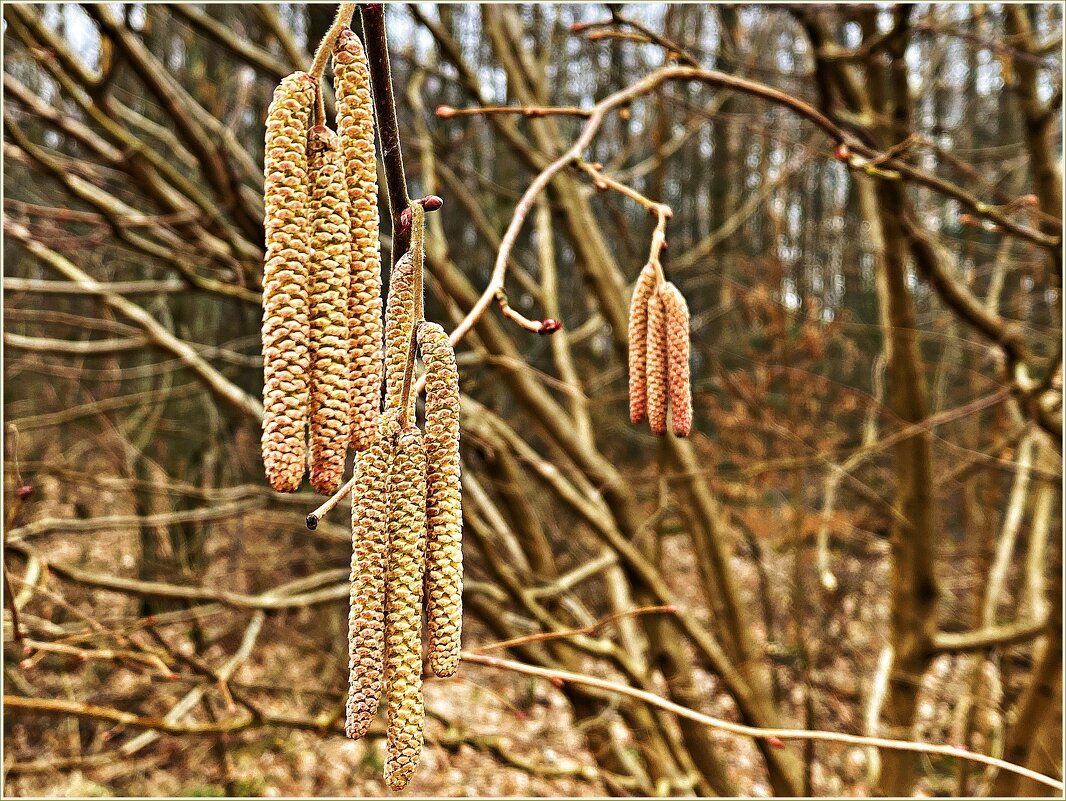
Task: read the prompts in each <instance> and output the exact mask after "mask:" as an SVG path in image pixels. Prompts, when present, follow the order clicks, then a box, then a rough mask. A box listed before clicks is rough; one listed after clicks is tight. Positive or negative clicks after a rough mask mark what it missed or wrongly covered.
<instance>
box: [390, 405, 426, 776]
mask: <svg viewBox="0 0 1066 801" xmlns="http://www.w3.org/2000/svg"><path fill="white" fill-rule="evenodd" d="M388 509H389V511H388V515H389V524H388V533H389V568H388V573H387V574H386V591H385V595H386V599H387V600H386V604H387V608H386V613H385V654H386V656H385V694H386V700H387V702H388V721H387V724H388V725H387V728H386V755H385V783H386V784H388V786H389V787H390V788H391V789H393V790H401V789H403V788H404V787H405V786H406V785H407V782H408V781H410V779H411V775H412V774H413V773H414V770H415V767H417V765H418V760H419V757H420V756H421V753H422V737H423V724H424V718H425V709H424V707H423V703H422V579H423V569H424V565H425V548H426V448H425V443H424V441H423V438H422V432H421V431H419V430H418V428H417V427H415V426H408V427H407V428H405V429H404V430H403V431H401V432H400V435H399V438H398V439H397V442H396V455H395V457H394V458H393V462H392V471H391V480H390V482H389V505H388Z"/></svg>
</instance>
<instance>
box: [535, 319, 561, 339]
mask: <svg viewBox="0 0 1066 801" xmlns="http://www.w3.org/2000/svg"><path fill="white" fill-rule="evenodd" d="M562 327H563V324H562V322H560V321H559V320H552V319H551V318H550V317H549V318H548V319H547V320H541V321H540V330H539V331H538V332H537V333H538V334H540V335H541V336H545V335H547V334H554V333H555V332H556V331H558V330H559V329H560V328H562Z"/></svg>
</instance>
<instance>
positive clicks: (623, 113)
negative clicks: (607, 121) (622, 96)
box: [618, 106, 633, 120]
mask: <svg viewBox="0 0 1066 801" xmlns="http://www.w3.org/2000/svg"><path fill="white" fill-rule="evenodd" d="M618 116H619V117H620V118H621V119H623V120H628V119H629V118H630V117H632V116H633V112H631V111H630V110H629V106H623V107H622V108H620V109H619V110H618Z"/></svg>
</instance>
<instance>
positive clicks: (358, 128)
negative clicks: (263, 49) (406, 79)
mask: <svg viewBox="0 0 1066 801" xmlns="http://www.w3.org/2000/svg"><path fill="white" fill-rule="evenodd" d="M333 76H334V77H333V81H334V88H335V89H336V92H337V131H338V133H339V134H340V137H341V146H342V148H343V150H344V160H345V164H346V167H347V180H348V198H349V202H350V204H351V224H352V278H351V291H350V294H349V325H350V331H349V336H350V337H351V352H350V359H351V364H350V368H349V376H350V381H349V390H350V391H349V394H350V397H351V437H352V447H354V448H355V449H356V450H357V451H362V450H365V449H366V448H368V447H370V443H371V442H373V439H374V428H375V426H376V425H377V419H378V409H379V408H380V406H381V381H382V369H383V368H382V360H383V357H382V349H381V348H382V346H381V252H380V242H379V239H378V182H377V168H376V166H375V163H374V107H373V100H372V98H371V94H370V73H369V70H368V69H367V64H366V56H365V55H364V53H363V46H362V44H361V43H360V42H359V37H358V36H356V35H355V33H353V32H352V31H351V30H349V29H347V28H345V29H344V30H343V31H341V34H340V36H339V37H338V39H337V45H336V48H335V50H334V52H333Z"/></svg>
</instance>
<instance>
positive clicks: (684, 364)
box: [659, 282, 692, 437]
mask: <svg viewBox="0 0 1066 801" xmlns="http://www.w3.org/2000/svg"><path fill="white" fill-rule="evenodd" d="M659 292H660V297H661V298H662V305H663V311H664V313H665V314H664V316H665V325H666V362H667V367H666V373H667V385H668V386H669V394H670V428H671V429H672V430H673V432H674V434H676V435H677V436H679V437H687V436H688V433H689V431H691V430H692V376H691V374H690V372H689V313H688V303H686V302H685V297H684V295H682V294H681V290H679V289H678V288H677V287H676V286H674V285H673V284H672V283H669V282H667V283H666V284H665V285H664V286H663V288H662V289H661V290H660V291H659Z"/></svg>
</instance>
